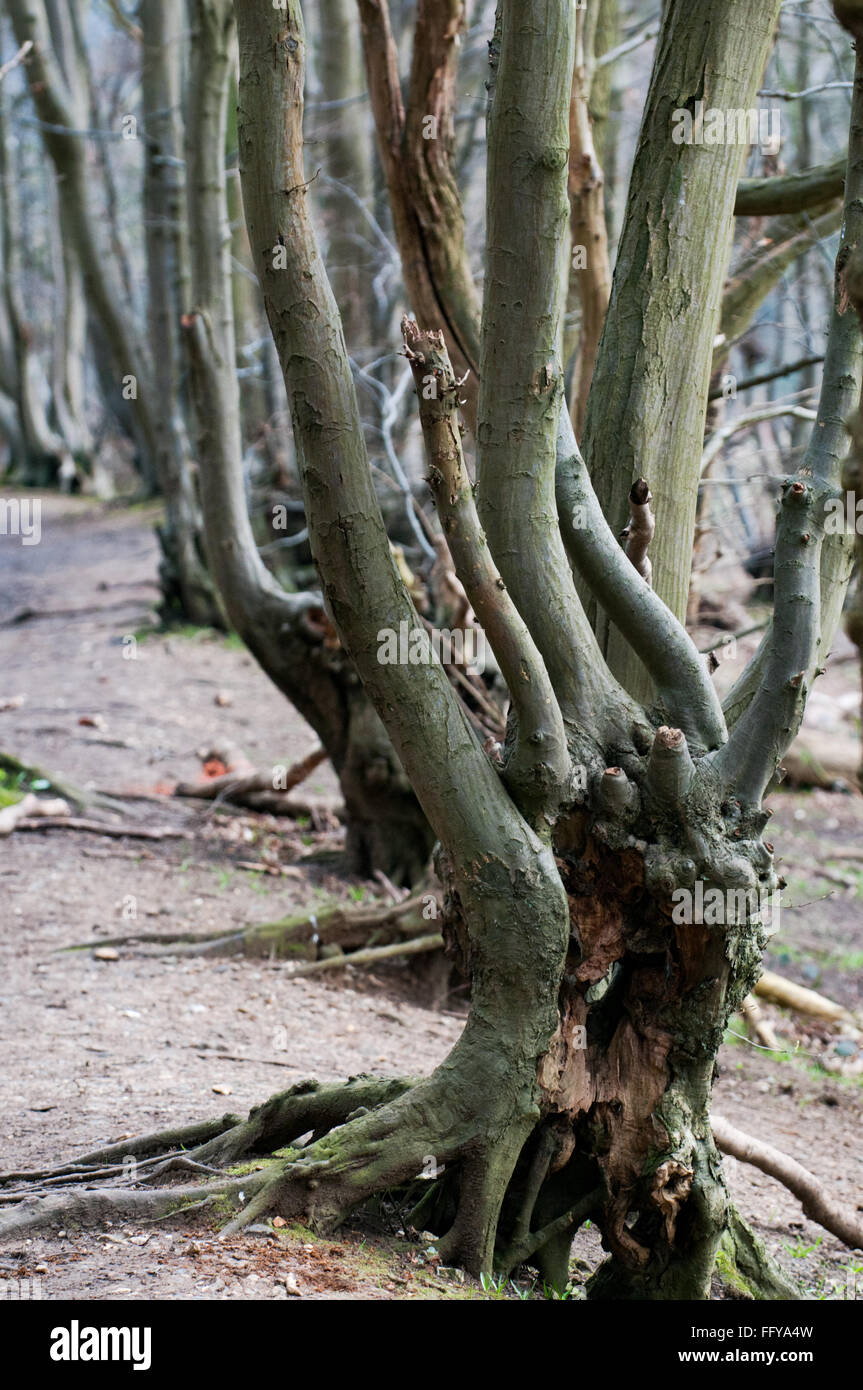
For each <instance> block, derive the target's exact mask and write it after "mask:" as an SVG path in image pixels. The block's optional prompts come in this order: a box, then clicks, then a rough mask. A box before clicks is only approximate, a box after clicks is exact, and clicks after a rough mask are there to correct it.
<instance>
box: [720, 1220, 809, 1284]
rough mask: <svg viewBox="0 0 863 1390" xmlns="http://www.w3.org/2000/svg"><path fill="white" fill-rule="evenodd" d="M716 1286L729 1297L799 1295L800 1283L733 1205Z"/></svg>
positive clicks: (721, 1243)
mask: <svg viewBox="0 0 863 1390" xmlns="http://www.w3.org/2000/svg"><path fill="white" fill-rule="evenodd" d="M713 1277H714V1287H717V1286H718V1291H720V1292H721V1293H722V1294H723V1295H724V1296H725V1297H726V1298H743V1299H757V1300H774V1299H793V1300H796V1299H800V1298H802V1297H803V1295H802V1293H801V1291H800V1289H799V1288H797V1286H796V1285H795V1284H794V1283H792V1282H791V1280H789V1279H788V1278H787V1277H786V1275H785V1274H784V1273H783V1272H782V1270H781V1269H780V1268H779V1266H778V1265H777V1263H776V1261H775V1260H774V1259H773V1258H772V1257H771V1256H770V1255H769V1254H768V1253H767V1251H766V1250H765V1248H764V1246H763V1245H762V1243H761V1241H760V1240H759V1239H758V1237H757V1236H756V1234H755V1232H754V1231H752V1230H750V1228H749V1226H748V1225H747V1224H746V1222H745V1221H744V1220H743V1217H742V1216H741V1215H740V1213H739V1212H738V1210H737V1208H736V1207H734V1206H732V1207H731V1208H730V1209H729V1212H728V1221H727V1224H726V1227H725V1230H724V1231H723V1233H722V1239H721V1240H720V1243H719V1250H718V1251H717V1255H716V1268H715V1271H714V1276H713Z"/></svg>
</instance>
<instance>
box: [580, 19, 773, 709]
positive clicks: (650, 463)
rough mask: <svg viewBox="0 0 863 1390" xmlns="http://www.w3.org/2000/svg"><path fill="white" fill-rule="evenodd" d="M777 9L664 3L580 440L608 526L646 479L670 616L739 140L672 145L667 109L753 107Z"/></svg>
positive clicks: (612, 641) (600, 621)
mask: <svg viewBox="0 0 863 1390" xmlns="http://www.w3.org/2000/svg"><path fill="white" fill-rule="evenodd" d="M778 12H779V3H778V0H768V3H764V0H728V3H726V4H723V5H721V6H718V7H709V8H705V7H695V8H693V6H692V5H691V4H690V3H689V0H670V3H669V4H667V5H666V6H665V7H664V9H663V16H662V24H661V28H660V33H659V37H658V39H657V42H656V53H655V57H654V63H653V72H652V75H651V82H650V90H649V92H648V96H647V102H646V105H645V109H644V115H643V117H642V124H641V131H640V134H639V139H638V145H637V148H636V154H635V164H634V168H633V176H632V180H631V182H630V188H629V197H628V200H627V209H626V215H625V219H624V224H623V229H622V232H621V237H620V245H619V248H618V253H617V262H616V265H615V271H614V279H613V285H612V294H611V301H610V304H609V308H608V314H607V317H606V321H605V328H604V331H603V335H602V340H601V342H600V346H599V350H598V355H597V361H596V366H595V369H594V374H593V384H592V387H591V397H590V399H589V401H588V407H587V417H586V423H585V430H584V436H583V438H582V440H581V441H580V442H581V446H582V450H583V453H584V457H585V459H586V460H587V464H588V468H589V469H590V475H591V478H592V479H593V483H594V486H595V488H596V491H597V495H598V497H599V501H600V505H601V507H602V510H603V512H604V513H605V516H606V517H607V519H608V521H609V524H610V525H611V527H612V529H613V530H614V531H616V532H617V531H619V530H620V528H621V527H622V526H623V523H624V521H625V518H626V511H627V495H628V492H629V488H630V487H631V486H632V484H633V482H634V481H635V479H636V478H637V477H639V476H641V475H646V476H647V477H648V480H649V482H650V487H651V491H652V492H653V496H654V499H655V511H656V515H657V521H658V528H657V535H656V539H655V542H654V545H653V547H652V554H653V563H654V576H655V587H656V590H657V592H658V593H659V595H660V597H661V598H662V599H663V600H664V601H665V602H666V604H667V605H668V607H669V608H670V609H671V611H672V612H673V613H674V614H675V616H676V617H677V618H678V619H683V617H684V615H685V612H686V601H687V596H688V592H689V573H690V563H691V555H692V541H693V531H694V524H695V510H696V498H697V487H698V476H699V475H698V462H699V459H700V457H701V445H702V440H703V434H704V415H705V408H706V403H707V394H708V388H709V383H710V368H711V357H712V347H713V339H714V336H715V333H716V324H717V320H718V314H719V303H720V297H721V293H722V286H723V280H724V277H725V273H726V269H727V265H728V255H729V251H730V245H731V231H732V225H733V214H734V203H735V199H736V193H737V183H738V179H739V177H740V170H741V165H742V161H743V157H744V154H745V149H746V146H745V144H743V143H737V144H735V143H731V142H726V143H724V144H719V145H707V144H697V143H692V144H687V143H683V142H681V143H675V141H674V140H673V139H672V131H673V128H674V113H675V111H682V110H687V111H688V112H689V113H690V115H691V114H692V112H693V111H694V103H695V102H696V100H703V102H704V106H705V107H707V108H711V109H719V110H722V111H725V112H728V111H736V110H749V109H750V108H752V107H753V106H755V105H756V104H757V103H756V98H755V92H756V88H757V84H758V82H759V80H760V78H761V75H762V72H763V70H764V64H765V61H766V57H767V52H768V46H769V43H770V40H771V37H772V34H773V30H774V27H775V23H776V18H777V15H778ZM678 129H680V130H682V129H683V127H682V126H679V127H678ZM595 619H596V630H597V633H598V636H599V642H600V646H601V648H602V650H603V652H604V653H605V654H606V656H607V657H608V658H609V660H610V663H611V667H612V670H614V671H615V673H616V674H617V675H618V677H619V678H621V679H622V680H623V681H624V684H625V685H627V687H628V688H630V689H632V690H633V691H634V692H635V693H637V694H638V695H639V696H640V697H642V698H644V697H646V696H647V695H648V694H649V689H650V687H649V683H648V681H647V680H646V678H645V675H644V671H643V668H642V667H641V665H640V663H639V662H638V659H637V658H636V657H635V656H634V654H633V653H632V652H631V651H630V650H629V649H628V648H627V647H626V645H625V643H624V642H623V640H622V638H619V637H618V636H616V635H615V634H614V632H613V630H612V626H611V624H610V623H609V621H608V619H607V618H606V616H605V615H604V614H603V613H602V612H597V613H596V614H595Z"/></svg>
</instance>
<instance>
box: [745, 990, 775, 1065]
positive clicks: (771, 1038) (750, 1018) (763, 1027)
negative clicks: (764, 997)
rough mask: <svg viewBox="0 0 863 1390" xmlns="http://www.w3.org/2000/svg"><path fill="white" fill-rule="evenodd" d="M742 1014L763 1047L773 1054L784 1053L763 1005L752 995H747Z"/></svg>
mask: <svg viewBox="0 0 863 1390" xmlns="http://www.w3.org/2000/svg"><path fill="white" fill-rule="evenodd" d="M741 1013H742V1014H743V1017H744V1019H745V1020H746V1024H747V1026H748V1027H749V1028H750V1030H751V1031H752V1032H753V1033H754V1034H755V1037H756V1038H757V1040H758V1041H759V1042H760V1044H761V1046H762V1047H767V1048H769V1049H770V1051H771V1052H782V1051H783V1048H782V1047H781V1045H780V1042H779V1039H778V1038H777V1036H776V1033H775V1032H774V1030H773V1025H772V1024H771V1023H770V1022H769V1021H768V1020H767V1019H766V1018H765V1017H764V1013H763V1011H762V1009H761V1005H760V1004H759V1003H758V1000H757V999H755V998H754V997H753V996H752V995H751V994H747V996H746V998H745V999H744V1001H743V1003H742V1005H741Z"/></svg>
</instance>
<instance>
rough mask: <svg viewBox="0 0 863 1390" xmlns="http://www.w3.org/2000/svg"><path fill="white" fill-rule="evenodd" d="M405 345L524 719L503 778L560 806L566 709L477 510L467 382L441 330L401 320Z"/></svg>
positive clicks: (478, 590)
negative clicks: (469, 457)
mask: <svg viewBox="0 0 863 1390" xmlns="http://www.w3.org/2000/svg"><path fill="white" fill-rule="evenodd" d="M402 333H403V335H404V340H405V352H406V355H407V358H408V361H409V362H410V364H411V369H412V371H413V375H414V381H415V383H416V388H417V396H418V397H419V403H420V406H419V409H420V421H421V424H422V430H423V438H424V440H425V446H426V454H427V457H428V462H429V473H430V479H429V481H430V483H431V487H432V492H433V493H434V497H435V502H436V504H437V509H438V515H439V516H440V519H441V525H442V526H443V529H444V535H445V536H446V539H447V544H448V545H449V549H450V554H451V555H452V560H453V564H454V565H455V572H456V574H457V576H458V578H459V579H460V581H461V583H462V584H463V586H464V590H465V593H466V594H467V597H468V599H469V600H470V604H471V606H472V608H473V610H474V612H475V613H476V616H477V618H478V620H479V622H480V624H481V625H482V628H483V630H484V632H485V634H486V636H487V637H488V640H489V642H490V643H491V646H492V650H493V652H494V654H495V656H496V657H497V660H498V663H499V665H500V669H501V672H502V674H503V678H504V680H505V681H506V684H507V687H508V689H509V693H510V697H511V699H512V703H513V708H514V710H515V713H516V715H517V719H518V728H517V732H516V739H515V748H514V750H513V751H512V753H511V755H510V757H509V759H508V761H507V762H506V766H505V771H504V774H503V776H504V781H505V782H506V783H507V786H509V787H510V789H511V791H512V793H513V796H514V797H515V800H516V803H517V804H519V805H521V804H522V802H524V801H527V802H534V803H535V802H536V801H537V800H538V801H539V802H540V804H541V806H542V809H543V810H546V809H548V810H554V809H556V807H557V806H558V805H559V804H560V802H561V800H562V799H563V798H564V796H565V795H566V793H567V791H568V790H569V783H570V780H571V779H570V764H569V754H568V751H567V743H566V731H565V729H564V726H563V716H562V715H561V712H560V708H559V706H558V703H557V700H556V699H555V695H554V691H553V689H552V686H551V681H550V680H549V678H548V672H547V671H546V669H545V664H544V662H543V660H542V657H541V656H540V654H539V652H538V651H537V649H536V645H535V644H534V641H533V638H532V637H531V635H530V632H529V631H528V628H527V626H526V624H525V622H524V620H523V619H522V617H521V615H520V613H519V612H518V609H517V608H516V606H515V604H514V603H513V600H512V598H511V597H510V595H509V593H508V592H507V589H506V586H505V584H504V582H503V580H502V579H501V577H500V575H499V573H498V570H497V566H496V565H495V563H494V560H493V559H492V556H491V553H490V551H489V548H488V544H487V542H486V538H485V536H484V534H483V530H482V527H481V525H480V521H479V517H478V516H477V510H476V504H475V502H474V500H473V488H472V486H471V482H470V478H469V477H468V475H467V469H466V468H465V463H464V457H463V455H462V447H461V432H460V429H459V424H458V407H459V392H460V387H461V385H462V383H461V382H457V381H456V380H455V376H454V373H453V370H452V366H451V364H450V360H449V354H448V353H447V350H446V344H445V342H444V337H443V334H442V333H439V332H435V330H434V329H431V330H430V331H428V332H421V331H420V329H418V328H417V326H416V324H415V323H412V322H411V321H410V319H403V320H402Z"/></svg>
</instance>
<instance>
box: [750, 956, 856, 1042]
mask: <svg viewBox="0 0 863 1390" xmlns="http://www.w3.org/2000/svg"><path fill="white" fill-rule="evenodd" d="M753 993H754V994H757V995H758V996H759V997H760V998H761V999H769V1000H770V1003H771V1004H781V1005H782V1007H783V1008H786V1009H794V1010H796V1012H797V1013H801V1014H808V1015H809V1016H810V1017H811V1018H823V1019H826V1020H827V1021H828V1022H830V1023H852V1024H853V1025H854V1026H855V1028H856V1027H859V1026H860V1025H859V1021H858V1019H857V1018H855V1016H854V1014H852V1013H851V1012H850V1011H849V1010H848V1009H845V1008H843V1007H842V1005H841V1004H835V1003H834V1002H833V1000H832V999H828V998H827V997H826V996H825V995H823V994H819V993H818V992H817V990H814V989H806V988H804V986H803V985H795V984H794V983H793V981H792V980H786V979H785V977H784V976H783V975H776V974H774V973H773V971H772V970H765V972H764V974H763V975H762V976H761V979H760V980H759V981H758V983H757V985H756V986H755V989H754V990H753Z"/></svg>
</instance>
